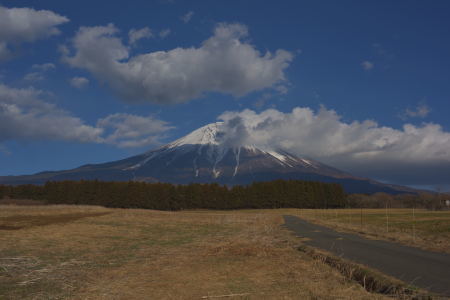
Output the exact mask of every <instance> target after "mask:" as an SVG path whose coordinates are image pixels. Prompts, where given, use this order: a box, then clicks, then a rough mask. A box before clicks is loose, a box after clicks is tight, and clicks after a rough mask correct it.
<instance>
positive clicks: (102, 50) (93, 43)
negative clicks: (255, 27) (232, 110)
mask: <svg viewBox="0 0 450 300" xmlns="http://www.w3.org/2000/svg"><path fill="white" fill-rule="evenodd" d="M118 34H119V29H118V28H116V27H115V26H114V25H112V24H109V25H107V26H97V27H81V28H80V29H79V30H78V32H77V33H76V35H75V37H74V38H73V39H72V44H71V47H70V48H67V47H66V48H64V51H63V58H62V59H63V61H65V62H66V63H68V64H69V65H71V66H73V67H77V68H81V69H85V70H88V71H89V72H91V73H92V74H93V75H94V76H95V77H96V78H97V79H98V80H99V81H102V82H106V83H108V85H109V86H110V88H111V89H112V90H113V91H114V92H115V93H117V95H119V97H121V98H122V99H124V100H126V101H129V102H152V103H159V104H174V103H182V102H187V101H190V100H192V99H196V98H199V97H202V96H203V95H204V94H205V93H208V92H219V93H225V94H231V95H233V96H235V97H241V96H244V95H246V94H248V93H251V92H253V91H258V90H263V89H267V88H276V87H277V86H279V85H282V84H283V83H284V82H285V81H286V78H285V69H286V68H287V67H288V66H289V64H290V62H291V61H292V59H293V54H292V53H290V52H288V51H286V50H281V49H279V50H276V51H275V53H270V52H265V53H261V52H259V51H258V50H257V49H256V48H255V47H254V46H253V45H252V44H250V43H249V42H248V41H247V40H246V39H247V38H248V30H247V27H246V26H244V25H241V24H225V23H223V24H219V25H217V26H216V28H215V29H214V34H213V36H211V37H210V38H209V39H207V40H205V41H204V42H203V43H202V44H201V45H200V46H199V47H197V48H195V47H191V48H175V49H172V50H169V51H156V52H151V53H146V54H140V55H135V56H131V55H130V47H129V46H127V45H124V44H123V43H122V40H121V39H120V37H119V36H118ZM71 50H72V51H71ZM71 52H73V53H72V54H71Z"/></svg>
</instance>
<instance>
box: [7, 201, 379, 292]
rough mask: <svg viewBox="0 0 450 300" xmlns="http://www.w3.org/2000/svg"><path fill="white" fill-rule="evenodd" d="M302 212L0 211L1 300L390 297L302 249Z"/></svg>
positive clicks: (80, 208) (65, 208)
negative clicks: (298, 233) (297, 233)
mask: <svg viewBox="0 0 450 300" xmlns="http://www.w3.org/2000/svg"><path fill="white" fill-rule="evenodd" d="M296 212H298V210H258V211H256V210H255V211H251V210H248V211H245V210H243V211H227V212H223V211H185V212H161V211H151V210H137V209H106V208H102V207H88V206H6V205H4V206H0V299H61V298H64V299H65V298H70V299H215V298H214V297H215V296H223V295H234V296H233V297H232V298H233V299H317V298H319V299H338V298H341V299H342V298H345V299H348V298H352V299H381V298H383V296H381V295H374V294H370V293H368V292H367V291H365V290H364V289H363V288H362V287H361V286H360V285H358V284H356V283H355V282H352V281H349V280H347V279H346V278H344V277H343V276H342V275H341V274H340V273H339V272H338V271H337V270H335V269H333V268H332V267H330V266H328V265H325V264H323V263H322V262H320V261H317V260H314V259H312V258H310V256H308V255H307V254H305V253H303V252H300V251H298V250H296V249H295V248H294V247H295V246H298V243H299V241H298V239H296V238H295V237H294V236H293V235H292V234H290V233H289V232H287V231H286V230H285V229H283V228H282V227H281V226H280V224H282V217H281V215H282V214H283V213H291V214H293V213H296ZM218 299H220V298H218ZM225 299H228V297H227V298H225Z"/></svg>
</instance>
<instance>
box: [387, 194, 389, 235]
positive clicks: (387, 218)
mask: <svg viewBox="0 0 450 300" xmlns="http://www.w3.org/2000/svg"><path fill="white" fill-rule="evenodd" d="M386 232H389V214H388V202H387V201H386Z"/></svg>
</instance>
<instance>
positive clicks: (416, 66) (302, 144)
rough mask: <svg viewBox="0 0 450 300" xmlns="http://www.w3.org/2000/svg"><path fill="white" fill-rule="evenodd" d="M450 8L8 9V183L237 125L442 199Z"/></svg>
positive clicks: (1, 15) (4, 170)
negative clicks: (218, 124) (215, 125)
mask: <svg viewBox="0 0 450 300" xmlns="http://www.w3.org/2000/svg"><path fill="white" fill-rule="evenodd" d="M13 8H18V9H13ZM449 9H450V3H449V2H448V1H433V2H429V1H180V0H173V1H167V0H166V1H163V0H159V1H56V0H55V1H48V0H42V1H39V2H37V1H21V0H14V1H0V175H18V174H29V173H35V172H39V171H43V170H59V169H68V168H73V167H77V166H79V165H82V164H85V163H99V162H105V161H111V160H116V159H121V158H124V157H127V156H130V155H134V154H138V153H141V152H143V151H146V150H149V149H152V148H154V147H157V146H158V145H160V144H162V143H165V142H169V141H171V140H173V139H175V138H179V137H181V136H182V135H184V134H187V133H189V132H190V131H192V130H194V129H196V128H198V127H200V126H202V125H205V124H208V123H211V122H215V121H217V120H218V119H221V120H225V121H226V122H228V121H230V120H232V119H236V118H238V119H239V120H240V121H241V122H242V123H243V124H244V125H245V126H246V127H247V128H248V130H249V131H251V132H252V133H253V134H255V135H260V136H261V138H260V139H259V140H261V139H262V137H264V139H265V140H264V142H266V143H273V144H274V145H276V146H280V147H284V148H288V150H289V151H292V152H294V153H296V154H298V155H304V156H308V157H311V158H315V159H318V160H320V161H323V162H325V163H328V164H331V165H333V166H336V167H338V168H341V169H344V170H347V171H350V172H352V173H354V174H356V175H360V176H366V177H371V178H375V179H378V180H382V181H386V182H392V183H399V184H407V185H412V186H428V187H443V188H448V187H449V186H448V185H449V183H450V150H449V149H450V118H449V117H448V116H449V112H450V101H449V100H450V84H449V78H450V55H449V53H450V35H449V34H448V28H450V20H449V18H448V14H447V12H448V11H449ZM18 20H20V21H18ZM24 24H25V25H26V26H25V25H24ZM158 51H160V52H159V54H158ZM267 53H269V54H267ZM1 105H3V106H1ZM2 119H3V121H2ZM263 122H264V124H268V123H270V126H267V127H264V133H262V132H261V130H259V131H258V130H256V129H255V126H256V125H257V124H262V123H263ZM255 124H256V125H255ZM258 128H259V127H258Z"/></svg>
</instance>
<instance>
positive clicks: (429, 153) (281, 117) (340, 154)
mask: <svg viewBox="0 0 450 300" xmlns="http://www.w3.org/2000/svg"><path fill="white" fill-rule="evenodd" d="M219 119H220V120H222V121H224V122H225V123H224V125H223V126H224V127H223V128H224V131H225V132H226V133H227V138H228V139H229V140H230V142H231V143H232V141H233V140H235V141H236V143H237V144H239V143H246V144H255V145H258V146H270V147H279V148H283V149H285V150H287V151H290V152H292V153H294V154H296V155H299V156H306V157H310V158H313V159H317V160H319V161H321V162H324V163H327V164H330V165H332V166H335V167H337V168H341V169H343V170H347V171H350V172H352V173H354V174H359V175H361V176H367V177H371V178H377V179H381V180H386V181H391V182H398V183H402V184H421V185H425V184H448V182H447V181H448V178H450V133H449V132H446V131H444V130H443V128H442V127H441V126H440V125H437V124H433V123H423V124H422V125H420V126H415V125H412V124H404V125H403V127H402V128H401V129H394V128H391V127H386V126H380V125H379V124H377V123H376V122H374V121H371V120H365V121H362V122H359V121H354V122H351V123H346V122H344V121H342V119H341V117H340V116H339V115H338V114H337V113H336V112H335V111H334V110H330V109H326V108H323V107H322V108H321V109H320V110H319V111H317V112H315V111H313V110H312V109H310V108H300V107H297V108H294V109H293V110H292V111H291V112H288V113H283V112H280V111H278V110H275V109H268V110H265V111H262V112H260V113H257V112H255V111H252V110H248V109H247V110H244V111H241V112H225V113H223V114H222V115H221V116H219Z"/></svg>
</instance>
